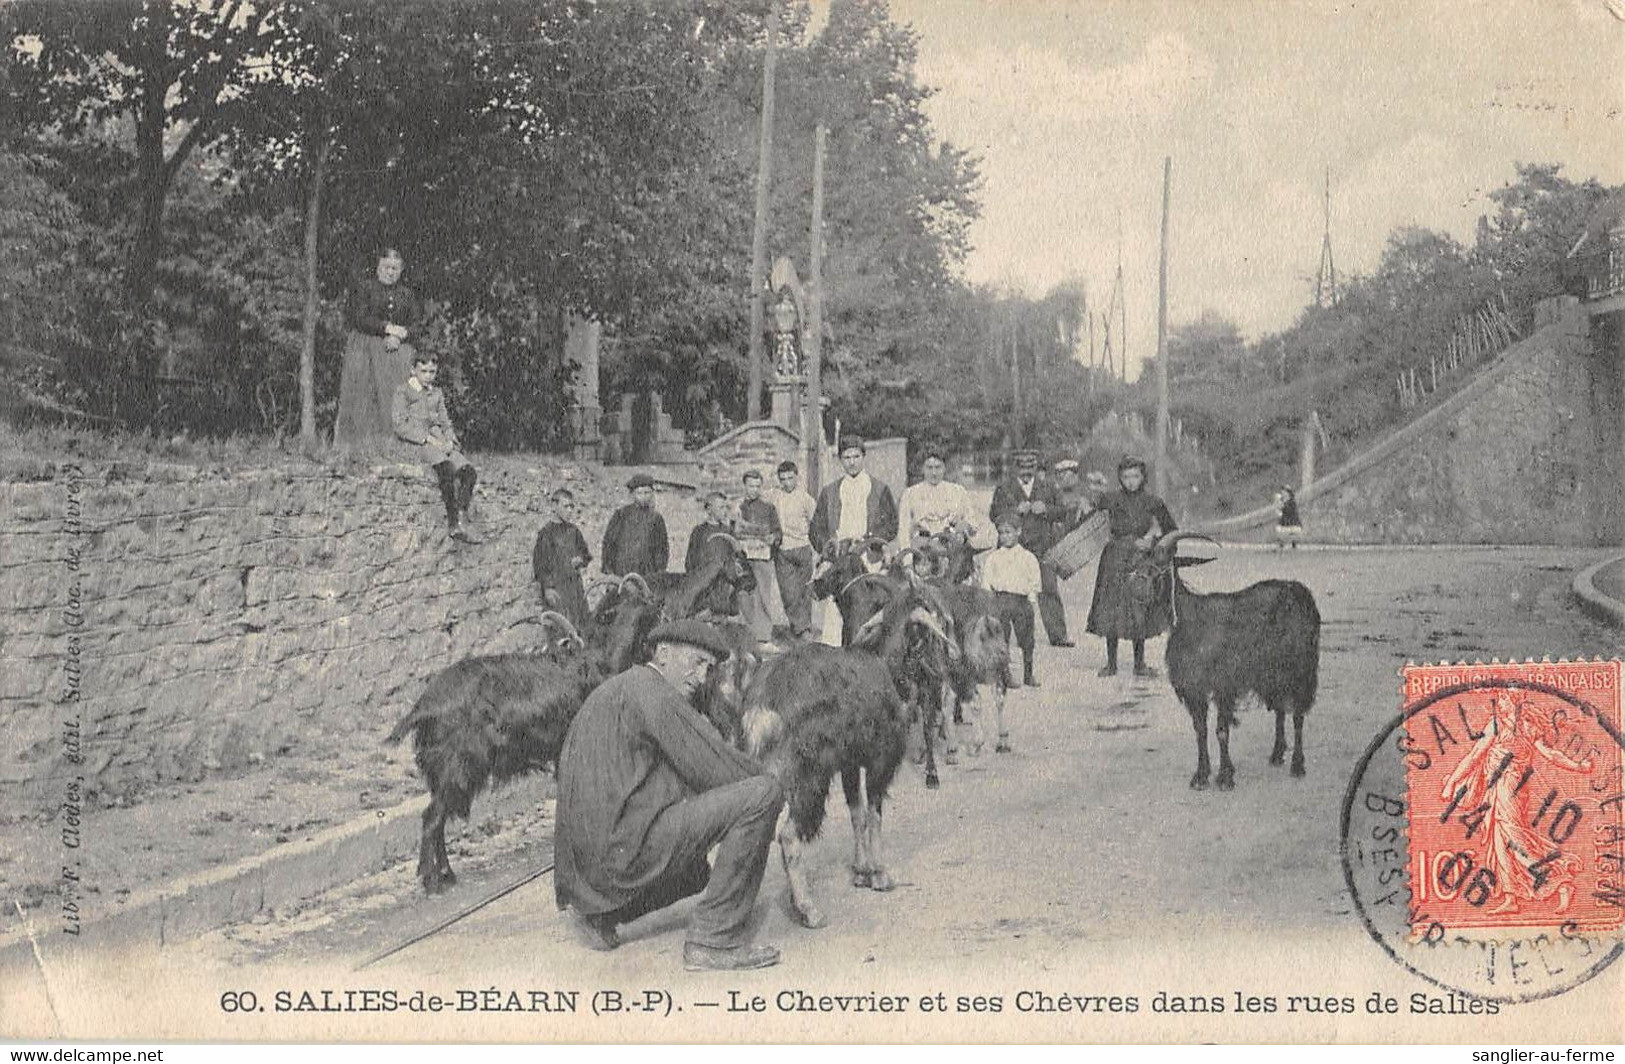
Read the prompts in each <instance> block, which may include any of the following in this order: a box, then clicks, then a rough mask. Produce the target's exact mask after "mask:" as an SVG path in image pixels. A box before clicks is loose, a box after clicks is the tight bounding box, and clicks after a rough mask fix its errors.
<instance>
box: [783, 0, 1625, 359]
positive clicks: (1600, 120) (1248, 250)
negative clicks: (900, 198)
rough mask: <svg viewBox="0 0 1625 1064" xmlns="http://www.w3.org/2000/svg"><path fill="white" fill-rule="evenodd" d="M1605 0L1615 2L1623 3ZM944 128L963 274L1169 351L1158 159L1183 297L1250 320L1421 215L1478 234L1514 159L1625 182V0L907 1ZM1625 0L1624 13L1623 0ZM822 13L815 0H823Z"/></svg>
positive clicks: (1251, 327)
mask: <svg viewBox="0 0 1625 1064" xmlns="http://www.w3.org/2000/svg"><path fill="white" fill-rule="evenodd" d="M1610 5H1611V6H1610ZM892 12H893V17H894V18H895V19H896V20H897V21H899V22H905V23H908V24H910V25H912V26H913V28H914V29H915V31H916V32H917V33H918V34H919V50H920V54H919V61H918V65H917V67H916V71H917V74H918V76H919V78H920V80H921V81H922V82H923V83H924V84H927V85H931V86H935V87H936V88H937V89H938V90H939V91H938V92H937V94H936V95H935V96H934V97H933V98H932V99H931V100H930V101H929V103H928V104H927V112H928V114H929V116H930V118H931V120H932V122H933V124H934V125H935V127H936V129H937V130H938V133H939V135H940V136H941V137H942V138H943V139H945V140H947V141H949V142H951V143H953V144H955V145H958V146H960V147H963V148H969V149H971V150H972V151H974V152H975V153H976V154H977V155H979V156H980V157H981V160H982V173H983V176H984V185H983V188H982V192H981V200H982V204H983V209H982V216H981V218H980V219H979V220H978V221H977V222H976V224H975V226H974V227H973V229H972V240H973V243H974V245H975V248H974V250H973V251H972V253H971V255H970V257H969V259H968V261H967V263H966V266H965V274H966V277H967V279H969V280H971V281H976V282H989V283H995V284H1001V285H1006V286H1009V287H1012V288H1016V289H1019V290H1021V291H1024V292H1026V293H1028V294H1031V295H1042V294H1043V293H1044V292H1045V291H1046V290H1048V289H1049V288H1050V287H1051V286H1052V285H1054V284H1055V283H1057V282H1059V281H1061V280H1064V279H1066V278H1068V277H1081V278H1083V279H1084V280H1085V282H1086V283H1087V285H1088V288H1089V292H1090V295H1091V300H1092V302H1094V304H1095V305H1096V306H1097V308H1100V307H1104V305H1105V303H1106V300H1107V297H1108V295H1109V289H1110V286H1111V281H1112V277H1113V274H1114V273H1115V267H1116V261H1117V254H1118V233H1119V228H1120V230H1121V234H1122V238H1121V244H1122V260H1123V271H1124V279H1125V289H1126V295H1127V310H1128V330H1127V331H1128V348H1129V375H1130V376H1131V377H1132V376H1133V375H1134V372H1135V365H1136V363H1137V362H1138V361H1139V359H1141V358H1143V357H1145V356H1147V355H1149V354H1153V353H1154V346H1155V335H1156V292H1157V245H1158V229H1159V225H1160V209H1161V196H1162V163H1163V158H1164V157H1165V156H1168V157H1171V158H1172V160H1173V163H1172V167H1173V169H1172V173H1173V181H1172V197H1171V212H1170V213H1171V222H1170V225H1171V238H1170V242H1169V256H1170V263H1169V319H1170V321H1171V322H1172V323H1173V324H1175V325H1177V324H1178V323H1180V322H1182V321H1190V320H1193V319H1195V318H1197V317H1199V316H1200V315H1201V314H1202V312H1203V311H1204V310H1213V311H1217V312H1218V313H1220V314H1223V315H1225V316H1227V317H1229V318H1230V319H1231V320H1233V321H1235V322H1236V323H1237V324H1238V325H1240V326H1241V328H1242V331H1243V332H1244V333H1246V334H1247V335H1248V336H1250V337H1257V336H1259V335H1262V334H1264V333H1267V332H1270V331H1273V330H1277V329H1281V328H1284V327H1285V326H1287V325H1290V324H1291V323H1292V321H1293V319H1294V318H1295V317H1296V315H1297V313H1298V312H1299V310H1300V309H1301V308H1302V307H1303V306H1304V304H1305V303H1306V302H1308V301H1309V300H1310V299H1312V297H1313V291H1314V278H1315V273H1316V268H1317V266H1318V264H1319V261H1320V250H1321V237H1322V232H1323V229H1324V226H1325V219H1324V214H1323V206H1322V197H1323V188H1324V185H1325V182H1326V175H1327V170H1328V168H1329V169H1330V183H1331V235H1332V246H1333V254H1334V258H1335V260H1336V265H1337V268H1338V270H1339V272H1345V271H1350V270H1353V271H1361V272H1364V271H1369V270H1371V269H1372V268H1373V267H1374V266H1375V265H1376V264H1377V262H1378V260H1379V258H1380V256H1381V253H1382V248H1383V245H1384V242H1385V241H1386V239H1387V236H1388V234H1389V232H1390V231H1391V230H1392V229H1393V228H1394V227H1396V226H1399V225H1406V224H1417V225H1424V226H1428V227H1430V228H1434V229H1442V230H1444V231H1446V232H1449V233H1451V234H1452V235H1454V236H1455V237H1456V238H1457V239H1459V240H1462V241H1464V242H1470V241H1471V240H1472V236H1473V227H1474V224H1475V222H1476V220H1477V219H1478V217H1479V215H1481V214H1484V213H1487V212H1488V211H1489V210H1490V205H1489V201H1488V199H1487V196H1486V194H1487V193H1488V192H1489V191H1491V190H1493V189H1495V188H1497V187H1499V186H1501V185H1503V184H1505V183H1507V182H1508V181H1510V180H1511V179H1512V178H1513V177H1514V173H1515V171H1514V164H1515V163H1517V162H1558V163H1562V164H1563V166H1564V173H1565V174H1566V175H1567V176H1569V177H1572V178H1576V179H1583V178H1585V177H1592V176H1595V177H1597V178H1599V179H1600V180H1602V181H1604V182H1605V183H1608V184H1622V183H1625V0H1518V2H1512V0H1465V2H1463V0H1457V2H1448V3H1425V2H1424V3H1417V2H1410V0H1405V2H1384V3H1363V2H1362V3H1347V2H1344V3H1331V2H1321V0H1291V2H1288V0H1248V2H1239V0H1201V2H1194V0H1193V2H1178V3H1172V2H1160V0H892ZM1616 12H1617V14H1616ZM815 17H816V16H815Z"/></svg>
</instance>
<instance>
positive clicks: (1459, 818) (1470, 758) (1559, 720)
mask: <svg viewBox="0 0 1625 1064" xmlns="http://www.w3.org/2000/svg"><path fill="white" fill-rule="evenodd" d="M1403 676H1404V694H1405V704H1406V705H1407V706H1408V707H1409V706H1417V705H1418V704H1420V703H1424V702H1426V703H1428V704H1427V705H1426V707H1425V708H1423V709H1420V710H1419V711H1418V712H1415V713H1409V714H1407V717H1406V720H1405V726H1404V732H1403V734H1402V735H1401V737H1400V749H1401V751H1402V752H1403V756H1404V759H1405V778H1406V791H1407V802H1406V806H1407V816H1408V819H1409V823H1408V828H1409V834H1410V853H1409V858H1410V865H1409V876H1410V884H1411V924H1412V929H1413V933H1414V934H1416V935H1420V936H1425V935H1428V934H1434V935H1437V934H1439V933H1441V932H1450V933H1452V934H1454V933H1457V932H1461V931H1475V930H1476V931H1480V932H1483V931H1502V930H1510V929H1514V928H1516V929H1528V928H1535V929H1550V930H1553V931H1557V932H1561V933H1564V934H1569V935H1575V934H1583V935H1595V934H1609V933H1612V932H1617V931H1619V930H1620V927H1621V922H1622V916H1625V782H1622V781H1625V768H1622V757H1621V745H1620V742H1621V738H1620V737H1621V714H1620V663H1619V662H1618V661H1573V662H1568V661H1562V662H1552V661H1541V662H1523V663H1517V662H1509V663H1505V664H1501V663H1495V664H1489V665H1485V664H1475V665H1467V664H1457V665H1421V666H1416V665H1412V666H1407V667H1406V668H1405V669H1404V670H1403Z"/></svg>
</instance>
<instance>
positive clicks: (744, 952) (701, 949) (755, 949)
mask: <svg viewBox="0 0 1625 1064" xmlns="http://www.w3.org/2000/svg"><path fill="white" fill-rule="evenodd" d="M777 963H779V951H778V950H777V949H774V948H773V947H772V946H735V947H734V948H733V949H721V948H719V947H716V946H702V945H700V944H699V943H698V942H685V943H683V967H684V968H685V969H687V970H688V971H691V972H740V971H746V970H748V969H751V968H771V967H773V965H775V964H777Z"/></svg>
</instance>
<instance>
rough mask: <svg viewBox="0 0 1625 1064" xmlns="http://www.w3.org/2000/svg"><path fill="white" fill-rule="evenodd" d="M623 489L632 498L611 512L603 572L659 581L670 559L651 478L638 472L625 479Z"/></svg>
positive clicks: (605, 534) (668, 545)
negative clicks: (624, 487) (634, 575)
mask: <svg viewBox="0 0 1625 1064" xmlns="http://www.w3.org/2000/svg"><path fill="white" fill-rule="evenodd" d="M626 490H627V491H628V492H630V493H631V495H632V501H631V502H629V503H627V504H626V505H625V506H622V507H621V508H620V509H619V510H616V511H615V512H614V513H613V514H612V515H610V519H609V525H608V527H606V528H605V529H604V552H603V553H604V572H605V573H606V574H607V575H609V576H625V575H626V574H627V573H637V574H638V575H639V576H641V577H643V578H644V579H646V580H658V579H659V578H660V577H661V575H662V574H664V573H665V571H666V564H667V562H669V561H670V560H671V544H670V542H669V541H668V540H667V538H666V520H665V518H663V517H661V516H660V514H659V512H658V511H656V510H655V482H654V478H653V477H651V476H649V474H647V473H638V474H637V475H635V476H634V477H632V479H631V480H628V481H627V482H626Z"/></svg>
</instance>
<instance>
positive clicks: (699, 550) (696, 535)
mask: <svg viewBox="0 0 1625 1064" xmlns="http://www.w3.org/2000/svg"><path fill="white" fill-rule="evenodd" d="M733 531H734V529H733V522H732V521H730V520H729V518H728V497H727V496H726V495H724V494H722V492H720V491H713V492H712V493H711V494H709V495H707V496H706V497H705V520H704V521H701V522H700V523H699V524H697V525H695V526H694V531H692V532H690V533H689V534H688V551H687V552H686V553H685V554H684V555H683V571H684V572H685V573H687V574H689V575H693V574H694V573H696V572H698V571H699V570H700V569H703V568H704V567H705V563H706V562H708V561H711V560H714V559H715V558H716V557H717V556H718V553H719V552H722V551H731V550H733V547H732V546H731V545H730V544H729V543H728V542H727V541H726V540H714V539H712V538H711V537H712V536H713V535H715V534H716V533H718V532H726V533H727V534H728V535H730V536H731V535H733ZM733 599H734V596H733V588H732V587H731V586H729V585H728V584H726V583H725V582H723V581H718V582H717V583H715V584H712V585H711V589H710V591H708V592H707V593H706V594H705V595H703V596H702V597H701V598H700V599H699V601H698V602H696V603H695V608H696V609H708V610H710V611H711V612H712V613H715V614H719V615H721V616H733V615H734V614H735V613H736V612H737V610H736V609H735V605H734V601H733Z"/></svg>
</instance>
